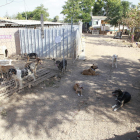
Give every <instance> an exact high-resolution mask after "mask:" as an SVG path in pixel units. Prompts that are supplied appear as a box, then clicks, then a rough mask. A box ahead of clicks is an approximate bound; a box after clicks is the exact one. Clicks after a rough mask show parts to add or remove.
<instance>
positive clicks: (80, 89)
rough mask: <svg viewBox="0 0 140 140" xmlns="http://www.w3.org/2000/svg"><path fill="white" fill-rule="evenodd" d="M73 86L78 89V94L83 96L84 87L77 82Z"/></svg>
mask: <svg viewBox="0 0 140 140" xmlns="http://www.w3.org/2000/svg"><path fill="white" fill-rule="evenodd" d="M73 88H74V90H75V91H76V94H77V95H78V96H83V95H82V90H83V87H82V86H81V85H80V84H79V83H76V84H75V85H74V87H73ZM78 92H80V94H79V93H78Z"/></svg>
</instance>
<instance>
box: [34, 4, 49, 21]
mask: <svg viewBox="0 0 140 140" xmlns="http://www.w3.org/2000/svg"><path fill="white" fill-rule="evenodd" d="M47 11H48V9H46V8H44V5H43V4H41V5H40V6H38V7H36V9H35V10H34V11H33V19H34V20H40V17H41V14H43V18H44V21H45V20H47V17H49V13H48V12H47Z"/></svg>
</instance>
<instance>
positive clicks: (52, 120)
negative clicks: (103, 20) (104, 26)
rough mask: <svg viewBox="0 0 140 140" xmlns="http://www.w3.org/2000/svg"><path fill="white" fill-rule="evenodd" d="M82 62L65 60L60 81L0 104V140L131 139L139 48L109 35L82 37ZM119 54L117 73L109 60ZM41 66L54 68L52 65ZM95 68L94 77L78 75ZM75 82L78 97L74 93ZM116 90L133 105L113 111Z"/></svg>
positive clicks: (139, 87)
mask: <svg viewBox="0 0 140 140" xmlns="http://www.w3.org/2000/svg"><path fill="white" fill-rule="evenodd" d="M85 36H86V37H85V45H86V46H85V54H86V61H82V60H76V61H75V63H74V64H73V63H72V61H71V60H68V71H67V72H66V73H65V74H64V75H63V76H62V77H61V80H60V79H51V81H45V82H43V83H41V84H40V85H38V86H36V87H33V88H32V89H28V88H27V89H25V90H24V92H22V93H20V94H18V93H15V94H13V95H12V96H10V97H8V98H5V99H1V100H0V106H1V107H3V108H5V109H3V108H1V109H3V110H2V113H1V116H0V140H19V139H20V140H136V136H137V135H138V134H137V132H136V130H137V129H140V74H139V73H140V71H139V69H140V63H139V59H140V49H139V48H132V47H127V46H129V43H128V42H123V40H120V39H118V40H114V39H113V37H112V36H102V35H98V36H96V35H89V34H85ZM113 54H118V56H119V58H118V68H112V67H111V62H112V61H111V56H112V55H113ZM45 64H46V66H48V67H50V68H53V69H56V70H57V68H56V67H55V66H54V65H53V63H52V61H51V60H45ZM91 64H97V65H98V67H99V69H98V70H97V72H98V73H99V74H100V75H99V76H84V75H81V71H82V70H83V69H88V68H89V66H91ZM75 82H80V83H81V84H82V85H83V87H84V91H83V96H82V97H78V96H77V95H76V94H75V91H74V90H73V85H74V83H75ZM116 88H120V89H122V90H123V91H124V90H126V91H128V92H130V93H131V95H132V100H131V101H130V103H128V104H126V105H125V106H124V107H123V108H122V109H120V110H118V111H117V112H113V111H112V108H111V106H112V105H114V104H115V98H114V97H112V95H111V93H112V91H113V90H114V89H116Z"/></svg>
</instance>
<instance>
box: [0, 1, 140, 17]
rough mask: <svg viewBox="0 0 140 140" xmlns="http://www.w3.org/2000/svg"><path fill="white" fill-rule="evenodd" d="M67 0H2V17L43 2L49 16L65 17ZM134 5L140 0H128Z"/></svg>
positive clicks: (29, 8)
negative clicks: (63, 12) (64, 8)
mask: <svg viewBox="0 0 140 140" xmlns="http://www.w3.org/2000/svg"><path fill="white" fill-rule="evenodd" d="M65 1H67V0H0V17H4V16H5V15H6V13H7V14H8V15H9V16H12V15H16V14H17V13H18V12H19V13H22V12H25V11H33V10H34V9H35V8H36V7H37V6H40V4H43V5H44V6H45V8H47V9H48V13H49V15H50V16H49V18H54V17H55V16H59V19H60V20H62V19H63V14H60V13H61V11H62V6H63V5H65ZM127 1H129V2H132V3H133V4H134V5H138V3H139V2H140V0H127Z"/></svg>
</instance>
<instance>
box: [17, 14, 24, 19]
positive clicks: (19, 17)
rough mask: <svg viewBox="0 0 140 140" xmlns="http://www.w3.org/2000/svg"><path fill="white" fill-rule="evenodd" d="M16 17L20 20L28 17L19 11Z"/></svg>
mask: <svg viewBox="0 0 140 140" xmlns="http://www.w3.org/2000/svg"><path fill="white" fill-rule="evenodd" d="M16 19H18V20H25V19H26V18H25V17H23V16H22V14H20V13H18V14H17V16H16Z"/></svg>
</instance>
